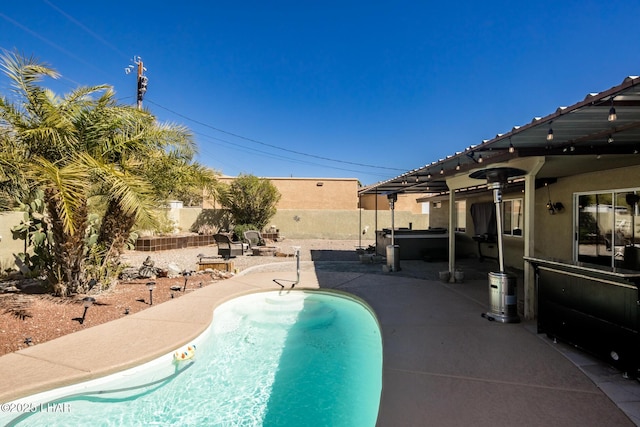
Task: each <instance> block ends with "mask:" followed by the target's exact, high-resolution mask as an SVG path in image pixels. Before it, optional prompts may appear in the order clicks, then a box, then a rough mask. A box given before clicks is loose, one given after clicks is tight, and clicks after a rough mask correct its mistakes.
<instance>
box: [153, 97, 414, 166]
mask: <svg viewBox="0 0 640 427" xmlns="http://www.w3.org/2000/svg"><path fill="white" fill-rule="evenodd" d="M147 102H148V103H150V104H153V105H155V106H157V107H160V108H162V109H163V110H166V111H168V112H170V113H172V114H175V115H176V116H179V117H182V118H184V119H187V120H189V121H191V122H193V123H197V124H199V125H201V126H204V127H207V128H209V129H212V130H215V131H217V132H221V133H224V134H227V135H230V136H233V137H235V138H239V139H243V140H245V141H249V142H253V143H256V144H260V145H264V146H266V147H270V148H275V149H276V150H282V151H286V152H289V153H293V154H297V155H299V156H306V157H313V158H315V159H320V160H325V161H329V162H336V163H344V164H348V165H353V166H361V167H367V168H375V169H386V170H394V171H401V172H404V171H405V169H398V168H390V167H387V166H379V165H368V164H364V163H356V162H349V161H346V160H338V159H331V158H329V157H323V156H317V155H315V154H308V153H303V152H300V151H296V150H291V149H288V148H282V147H278V146H277V145H272V144H268V143H266V142H262V141H258V140H256V139H252V138H247V137H245V136H242V135H238V134H235V133H233V132H228V131H226V130H223V129H219V128H216V127H214V126H211V125H209V124H207V123H204V122H201V121H199V120H195V119H192V118H191V117H188V116H185V115H184V114H180V113H178V112H177V111H173V110H171V109H169V108H167V107H164V106H162V105H160V104H158V103H157V102H153V101H151V100H149V99H147Z"/></svg>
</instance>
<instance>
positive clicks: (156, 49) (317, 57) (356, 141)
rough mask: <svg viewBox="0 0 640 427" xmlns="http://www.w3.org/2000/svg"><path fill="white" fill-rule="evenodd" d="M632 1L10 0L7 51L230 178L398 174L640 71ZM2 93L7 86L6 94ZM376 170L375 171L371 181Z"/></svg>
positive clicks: (2, 29)
mask: <svg viewBox="0 0 640 427" xmlns="http://www.w3.org/2000/svg"><path fill="white" fill-rule="evenodd" d="M639 16H640V2H637V1H628V0H627V1H615V0H614V1H606V2H605V1H599V0H583V1H573V0H568V1H557V0H555V1H547V0H541V1H522V2H517V1H491V0H487V1H484V2H479V1H478V2H476V1H448V2H447V1H443V2H430V1H418V0H415V1H402V0H396V1H375V0H369V1H348V0H342V1H333V0H323V1H299V0H298V1H278V0H274V1H245V2H240V1H236V2H230V1H226V2H221V1H216V0H212V1H192V2H188V1H184V2H177V1H162V0H154V1H148V0H139V1H133V2H132V1H120V0H111V1H83V2H76V1H65V0H33V1H28V2H27V1H24V2H18V1H4V2H2V5H0V47H2V48H4V49H10V50H11V49H17V50H18V51H20V52H22V53H24V54H26V55H29V56H30V55H34V56H36V57H38V58H39V59H41V60H43V61H45V62H47V63H48V64H50V65H51V66H53V67H54V68H55V69H56V70H58V71H59V72H60V73H62V75H63V77H64V78H63V79H62V80H61V81H59V82H50V81H48V82H46V84H47V85H48V86H50V87H52V88H54V89H55V90H56V91H58V92H65V91H68V90H70V89H71V88H73V87H77V86H78V85H94V84H102V83H107V84H110V85H112V86H113V87H114V88H115V90H116V91H117V95H118V98H119V99H120V100H121V101H122V102H123V103H131V104H134V103H135V90H136V79H135V73H132V74H130V75H126V74H125V72H124V69H125V67H126V66H127V65H129V64H130V63H131V62H132V58H133V57H134V56H140V57H141V58H142V60H143V61H144V64H145V66H146V68H147V72H146V75H147V77H148V78H149V86H148V92H147V94H146V96H145V102H144V106H145V108H148V109H150V110H151V111H152V112H153V113H154V114H155V115H156V116H157V117H158V118H159V119H160V120H161V121H168V122H174V123H180V124H184V125H186V126H188V127H189V128H190V129H191V130H192V131H193V132H194V134H195V138H196V141H197V142H198V146H199V150H200V154H199V156H198V161H200V162H201V163H203V164H205V165H207V166H210V167H212V168H214V169H216V170H218V171H220V172H221V173H223V174H225V175H237V174H239V173H248V174H254V175H258V176H267V177H269V176H270V177H287V176H293V177H350V178H358V179H359V180H360V181H361V182H362V183H363V184H365V185H366V184H373V183H375V182H377V181H381V180H385V179H389V178H392V177H394V176H397V175H399V174H401V173H402V172H404V171H407V170H410V169H414V168H417V167H420V166H423V165H425V164H427V163H430V162H432V161H434V160H438V159H439V158H443V157H445V156H447V155H450V154H453V153H455V152H456V151H460V150H463V149H464V148H466V147H468V146H470V145H475V144H478V143H480V142H481V141H482V140H483V139H490V138H493V137H494V136H495V135H496V134H498V133H505V132H508V131H509V130H511V128H512V127H513V126H516V125H523V124H526V123H529V122H530V121H531V119H532V118H533V117H535V116H545V115H547V114H550V113H552V112H553V111H555V109H556V108H557V107H558V106H564V105H571V104H573V103H575V102H578V101H580V100H582V99H583V98H584V97H585V95H586V94H587V93H589V92H600V91H603V90H605V89H608V88H610V87H611V86H615V85H617V84H619V83H620V82H622V80H623V79H624V78H625V77H626V76H628V75H636V74H640V55H639V51H640V25H638V17H639ZM5 89H6V82H5V81H2V82H0V90H1V91H2V92H3V93H6V92H5ZM370 166H372V167H370Z"/></svg>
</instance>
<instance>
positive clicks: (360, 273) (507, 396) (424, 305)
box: [0, 260, 640, 427]
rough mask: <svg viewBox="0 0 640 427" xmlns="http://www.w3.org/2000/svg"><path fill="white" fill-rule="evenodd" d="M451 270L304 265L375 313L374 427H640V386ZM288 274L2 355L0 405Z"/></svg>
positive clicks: (195, 330) (141, 355) (148, 349)
mask: <svg viewBox="0 0 640 427" xmlns="http://www.w3.org/2000/svg"><path fill="white" fill-rule="evenodd" d="M459 265H460V266H461V267H462V268H463V269H464V271H465V282H464V283H442V282H440V281H439V280H437V277H438V271H440V270H446V264H445V263H425V262H423V261H402V263H401V268H402V270H401V271H400V272H397V273H384V274H383V273H382V268H381V265H379V264H378V265H375V264H374V265H371V264H360V263H357V262H315V263H313V262H304V263H303V264H302V269H301V270H302V271H301V285H299V286H300V287H305V288H317V287H320V288H331V289H339V290H342V291H346V292H350V293H352V294H354V295H357V296H359V297H361V298H363V299H364V300H366V301H367V302H368V303H369V304H370V305H371V306H372V308H373V309H374V310H375V312H376V314H377V316H378V319H379V322H380V325H381V327H382V332H383V343H384V368H383V369H384V372H383V392H382V400H381V405H380V413H379V418H378V425H379V426H399V425H402V426H423V425H438V426H460V425H474V426H492V427H495V426H501V425H505V426H507V425H509V426H511V425H534V426H542V425H544V426H546V425H567V426H569V425H571V426H573V425H575V426H585V425H594V426H595V425H598V426H599V425H616V426H624V425H629V426H631V425H634V423H635V424H636V425H640V383H639V382H638V381H636V380H627V379H623V378H622V376H621V375H620V373H619V372H618V371H616V370H614V369H612V368H609V367H607V366H606V365H604V364H602V363H600V362H598V361H597V360H594V359H591V358H590V357H589V356H587V355H586V354H584V353H581V352H579V351H576V350H574V349H572V348H570V347H567V346H564V345H562V344H554V343H552V342H550V341H549V340H548V339H547V338H546V337H545V336H542V335H537V334H536V333H535V324H534V323H533V322H523V323H518V324H501V323H497V322H488V321H487V320H486V319H483V318H482V317H481V315H480V314H481V313H482V312H484V311H486V310H487V307H488V298H489V296H488V289H487V279H486V272H487V270H490V269H491V268H493V267H495V265H493V264H492V263H490V262H484V263H478V262H477V261H475V260H469V261H468V262H467V261H466V260H462V261H461V262H460V264H459ZM294 278H295V264H294V263H293V262H291V263H288V262H287V263H279V264H278V265H277V266H262V267H259V268H254V269H249V270H247V271H245V272H243V274H242V275H238V276H236V277H234V278H233V279H228V280H225V281H223V282H220V283H217V284H214V285H211V286H208V287H206V288H202V289H198V290H194V291H193V292H191V293H189V294H187V295H185V296H184V297H181V298H178V299H176V300H175V301H170V302H167V303H164V304H162V305H158V306H156V307H152V308H149V309H147V310H145V311H143V312H140V313H138V314H136V315H133V316H129V317H127V318H123V319H121V320H117V321H114V322H110V323H107V324H103V325H99V326H96V327H93V328H90V329H87V330H84V331H82V332H78V333H75V334H71V335H68V336H65V337H62V338H59V339H57V340H54V341H50V342H47V343H43V344H39V345H37V346H34V347H30V348H27V349H24V350H21V351H18V352H16V353H12V354H9V355H6V356H3V357H0V378H2V379H3V381H2V382H1V383H0V402H7V401H9V400H13V399H16V398H19V397H23V396H28V395H30V394H32V393H35V392H38V391H42V390H45V389H49V388H53V387H59V386H61V385H66V384H69V383H73V382H78V381H81V380H86V379H91V378H96V377H99V376H103V375H105V374H108V373H111V372H114V371H118V370H121V369H124V368H126V367H129V366H134V365H137V364H140V363H142V362H145V361H148V360H151V359H153V358H155V357H157V356H159V355H162V354H166V353H169V352H170V351H172V350H174V349H175V348H177V347H180V346H181V345H183V344H185V343H188V342H189V341H190V340H192V339H193V338H194V337H196V336H197V335H199V334H200V333H201V332H202V331H203V330H204V329H205V328H206V327H207V326H208V325H209V323H210V322H211V318H212V309H213V308H214V307H215V306H217V305H219V304H220V303H222V302H223V301H225V300H227V299H229V298H232V297H233V296H234V295H238V294H242V293H246V292H251V291H255V290H259V289H278V286H277V285H276V284H275V283H273V279H294ZM520 283H521V281H520ZM520 292H521V290H520ZM518 295H519V297H522V294H521V293H519V294H518ZM114 348H126V349H127V351H126V352H125V351H123V352H114V351H113V349H114ZM70 349H73V351H72V352H71V351H70ZM5 415H6V414H5ZM16 415H17V414H16Z"/></svg>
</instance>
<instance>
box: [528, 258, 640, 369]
mask: <svg viewBox="0 0 640 427" xmlns="http://www.w3.org/2000/svg"><path fill="white" fill-rule="evenodd" d="M524 259H525V261H527V262H529V263H531V265H532V266H533V267H534V270H535V276H536V284H537V292H538V333H546V334H547V335H548V336H549V337H553V338H559V339H560V340H563V341H567V342H569V343H571V344H573V345H576V346H578V347H581V348H582V349H584V350H586V351H588V352H590V353H592V354H594V355H595V356H597V357H599V358H601V359H603V360H606V361H608V362H609V363H610V364H611V365H613V366H615V367H616V368H618V369H620V370H621V371H623V372H624V373H627V374H628V375H630V376H632V377H638V374H639V372H638V370H639V369H640V333H639V329H640V291H639V284H640V271H636V270H625V269H620V268H611V267H605V266H601V265H596V264H587V263H582V262H572V261H563V260H557V259H546V258H535V257H524Z"/></svg>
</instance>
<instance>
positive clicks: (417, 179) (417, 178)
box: [416, 175, 420, 184]
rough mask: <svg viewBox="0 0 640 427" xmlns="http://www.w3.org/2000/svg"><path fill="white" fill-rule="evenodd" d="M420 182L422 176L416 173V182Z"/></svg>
mask: <svg viewBox="0 0 640 427" xmlns="http://www.w3.org/2000/svg"><path fill="white" fill-rule="evenodd" d="M419 182H420V177H419V176H418V175H416V184H417V183H419Z"/></svg>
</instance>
